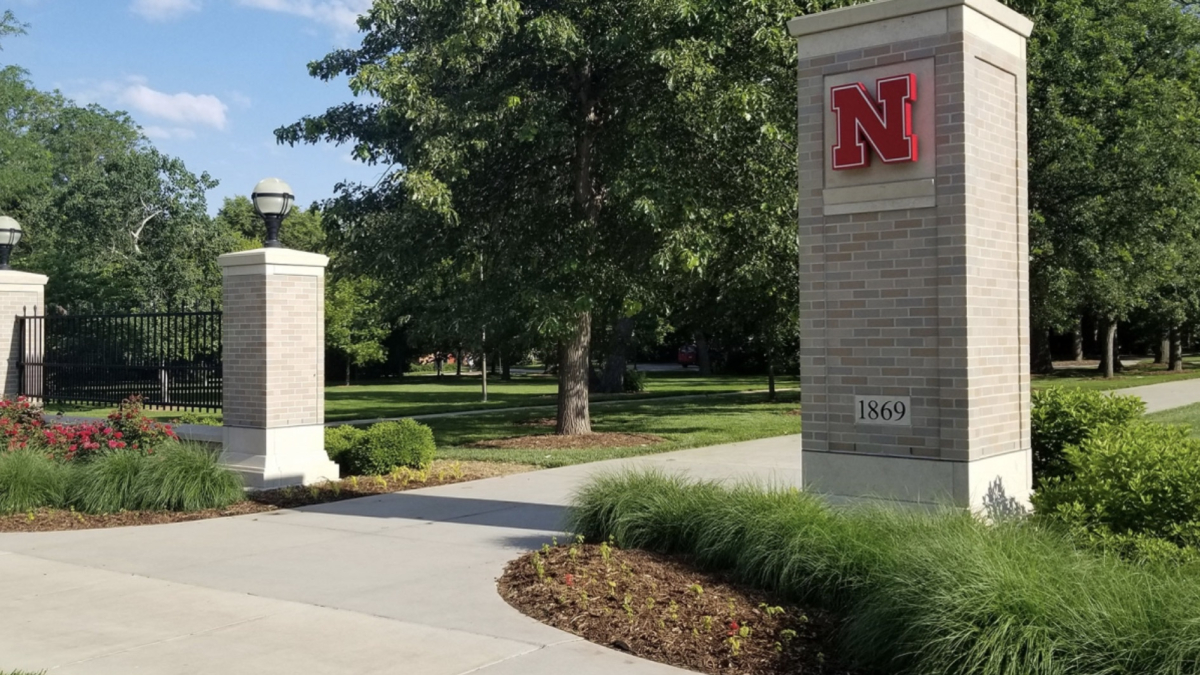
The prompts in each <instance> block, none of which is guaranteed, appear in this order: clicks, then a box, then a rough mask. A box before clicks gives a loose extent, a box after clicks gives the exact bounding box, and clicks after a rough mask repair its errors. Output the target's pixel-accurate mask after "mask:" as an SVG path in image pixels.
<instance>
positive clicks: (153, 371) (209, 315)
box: [17, 307, 221, 411]
mask: <svg viewBox="0 0 1200 675" xmlns="http://www.w3.org/2000/svg"><path fill="white" fill-rule="evenodd" d="M33 314H34V315H32V316H19V317H17V328H18V330H19V331H20V333H19V334H20V336H21V342H20V344H21V345H22V349H21V354H20V362H19V363H18V368H17V372H18V373H19V378H20V383H19V384H20V392H21V394H23V395H25V396H28V397H30V398H35V399H40V400H41V401H42V402H43V403H44V404H47V405H49V404H70V405H95V406H107V405H111V404H115V403H119V402H121V401H122V400H123V399H125V398H127V397H129V396H132V395H135V394H136V395H139V396H141V397H142V398H143V400H144V403H145V404H146V405H147V406H149V407H155V408H171V409H178V410H196V411H215V410H219V409H220V408H221V312H220V311H219V310H217V309H216V308H215V307H212V308H209V309H208V310H197V311H183V310H181V311H174V312H172V311H165V312H156V311H150V312H143V313H131V314H119V313H108V314H70V313H66V314H53V313H51V314H43V315H37V310H36V308H35V309H34V312H33Z"/></svg>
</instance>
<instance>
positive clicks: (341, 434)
mask: <svg viewBox="0 0 1200 675" xmlns="http://www.w3.org/2000/svg"><path fill="white" fill-rule="evenodd" d="M366 434H367V432H366V431H365V430H363V429H359V428H358V427H352V426H350V425H349V424H343V425H341V426H337V427H326V428H325V454H327V455H329V459H331V460H333V461H335V462H340V461H341V460H339V459H338V458H339V457H341V456H342V454H343V453H345V452H346V451H347V450H349V449H350V448H351V447H352V446H354V444H355V443H358V442H360V441H361V440H362V439H363V437H364V436H366Z"/></svg>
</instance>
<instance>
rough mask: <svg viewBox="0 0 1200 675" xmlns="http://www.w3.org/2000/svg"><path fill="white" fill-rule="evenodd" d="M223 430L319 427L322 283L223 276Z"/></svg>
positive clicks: (276, 276)
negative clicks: (224, 425) (230, 428)
mask: <svg viewBox="0 0 1200 675" xmlns="http://www.w3.org/2000/svg"><path fill="white" fill-rule="evenodd" d="M224 294H225V310H224V318H223V340H224V371H225V373H224V378H225V383H224V388H225V403H224V417H225V424H226V425H229V426H235V427H253V428H268V429H269V428H275V427H288V426H299V425H308V424H321V423H322V422H323V421H324V413H325V410H324V406H325V404H324V400H325V398H324V397H325V394H324V381H325V372H324V357H325V330H324V324H325V317H324V312H325V310H324V280H323V278H322V277H320V276H311V275H287V274H266V275H262V274H246V275H234V276H226V277H225V282H224Z"/></svg>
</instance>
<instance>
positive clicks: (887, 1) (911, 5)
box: [788, 0, 1033, 38]
mask: <svg viewBox="0 0 1200 675" xmlns="http://www.w3.org/2000/svg"><path fill="white" fill-rule="evenodd" d="M951 7H970V8H971V9H973V10H975V11H976V12H979V13H980V14H982V15H984V16H986V17H988V18H989V19H991V20H992V21H995V22H996V23H998V24H1000V25H1002V26H1004V27H1006V28H1008V29H1009V30H1011V31H1013V32H1014V33H1017V34H1019V35H1020V36H1021V37H1024V38H1028V37H1029V36H1030V34H1031V33H1033V22H1032V21H1030V20H1029V19H1027V18H1025V17H1024V16H1022V15H1021V14H1020V13H1019V12H1017V11H1015V10H1012V9H1009V8H1008V7H1005V6H1004V5H1002V4H1000V3H999V2H997V0H876V1H875V2H868V3H866V4H863V5H853V6H851V7H842V8H840V9H831V10H828V11H824V12H818V13H816V14H810V15H807V16H800V17H796V18H795V19H792V20H791V21H789V22H788V32H790V33H791V35H792V37H794V38H800V37H804V36H806V35H812V34H814V33H824V32H827V31H831V30H837V29H839V28H849V27H852V26H860V25H863V24H867V23H875V22H877V21H887V20H888V19H897V18H900V17H904V16H910V15H913V14H921V13H924V12H933V11H937V10H939V9H949V8H951Z"/></svg>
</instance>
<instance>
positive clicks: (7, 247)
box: [0, 216, 22, 270]
mask: <svg viewBox="0 0 1200 675" xmlns="http://www.w3.org/2000/svg"><path fill="white" fill-rule="evenodd" d="M21 234H22V232H21V224H20V223H18V222H17V221H16V220H14V219H13V218H10V217H8V216H0V270H11V269H12V267H10V266H9V264H8V257H9V256H10V255H12V250H13V247H14V246H16V245H17V242H19V241H21Z"/></svg>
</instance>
